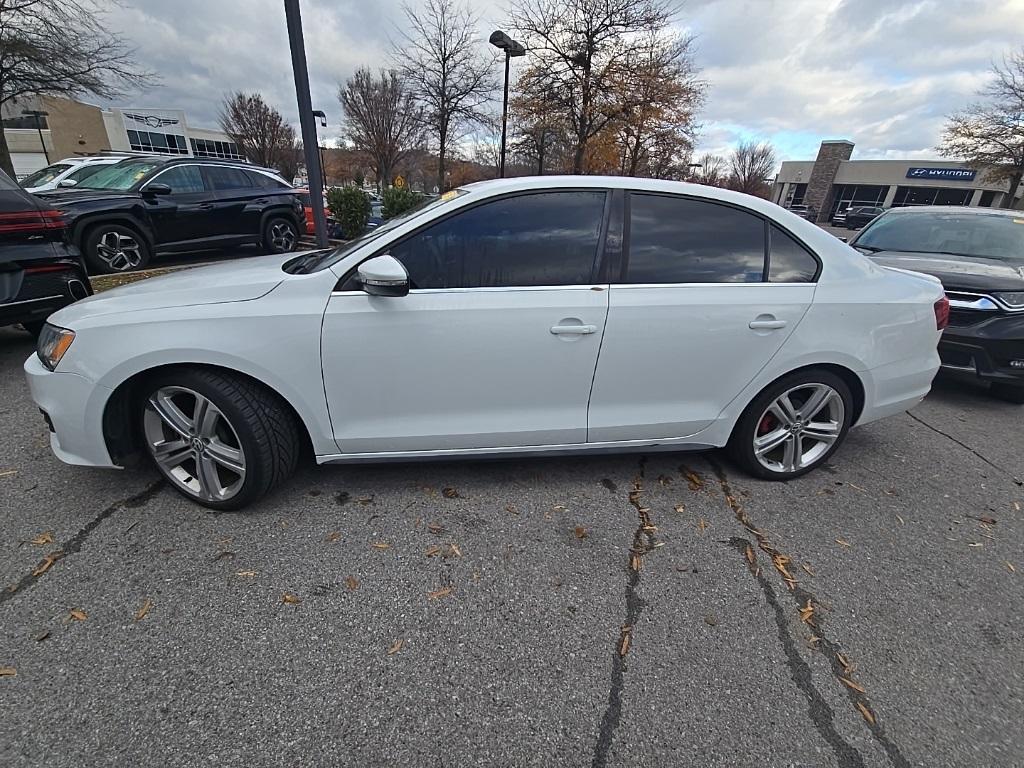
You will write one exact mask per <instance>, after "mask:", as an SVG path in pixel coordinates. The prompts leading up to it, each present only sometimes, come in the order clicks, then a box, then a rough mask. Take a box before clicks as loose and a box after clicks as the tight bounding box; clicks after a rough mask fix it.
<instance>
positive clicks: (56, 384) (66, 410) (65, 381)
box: [25, 354, 117, 467]
mask: <svg viewBox="0 0 1024 768" xmlns="http://www.w3.org/2000/svg"><path fill="white" fill-rule="evenodd" d="M25 376H26V378H27V379H28V388H29V392H30V393H31V395H32V399H33V400H34V401H35V403H36V405H38V406H39V409H40V410H41V411H42V412H43V414H44V416H43V418H44V420H45V421H46V423H47V425H48V426H49V428H50V448H51V449H52V450H53V452H54V454H56V456H57V458H58V459H60V460H61V461H63V462H64V463H65V464H78V465H81V466H87V467H116V466H117V465H116V464H114V462H113V461H111V459H110V452H109V451H108V450H107V444H106V440H104V437H103V408H104V406H105V404H106V402H107V400H108V399H109V398H110V395H111V394H112V393H111V390H109V389H107V388H106V387H101V386H98V385H96V384H94V383H93V382H91V381H89V379H87V378H85V377H84V376H80V375H79V374H77V373H67V372H62V371H60V370H59V366H58V370H57V371H50V370H48V369H47V368H46V366H44V365H43V364H42V363H41V362H40V360H39V358H38V357H37V356H36V355H35V354H32V356H31V357H29V358H28V360H26V361H25Z"/></svg>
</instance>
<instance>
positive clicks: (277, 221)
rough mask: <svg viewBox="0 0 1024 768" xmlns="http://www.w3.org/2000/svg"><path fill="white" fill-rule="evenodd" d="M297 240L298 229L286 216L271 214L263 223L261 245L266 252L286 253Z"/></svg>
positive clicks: (293, 246)
mask: <svg viewBox="0 0 1024 768" xmlns="http://www.w3.org/2000/svg"><path fill="white" fill-rule="evenodd" d="M298 242H299V230H298V228H297V227H296V226H295V222H294V221H292V220H291V219H289V218H288V217H286V216H271V217H269V218H268V219H267V223H266V224H264V225H263V247H264V248H265V249H266V250H267V252H268V253H288V252H289V251H293V250H295V246H296V244H297V243H298Z"/></svg>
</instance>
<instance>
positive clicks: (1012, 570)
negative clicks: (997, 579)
mask: <svg viewBox="0 0 1024 768" xmlns="http://www.w3.org/2000/svg"><path fill="white" fill-rule="evenodd" d="M1006 569H1007V570H1008V571H1009V572H1010V573H1016V572H1017V569H1016V568H1014V567H1013V563H1011V562H1010V561H1009V560H1007V561H1006Z"/></svg>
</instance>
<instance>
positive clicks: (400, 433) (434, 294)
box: [322, 190, 608, 454]
mask: <svg viewBox="0 0 1024 768" xmlns="http://www.w3.org/2000/svg"><path fill="white" fill-rule="evenodd" d="M605 198H606V193H605V192H604V191H601V190H596V191H595V190H583V191H557V192H554V191H553V192H543V193H533V194H523V195H517V196H512V197H504V198H500V199H495V200H492V201H487V202H484V203H481V204H478V205H476V206H474V207H471V208H468V209H460V210H459V211H456V212H455V213H453V214H451V215H449V216H448V217H446V218H444V219H442V220H439V221H437V222H434V223H432V224H428V225H426V226H425V227H424V228H422V229H420V230H419V231H417V232H415V233H413V234H412V235H410V236H408V237H406V238H404V239H403V240H401V241H400V242H397V243H393V244H391V245H390V246H388V247H386V248H385V249H384V250H385V251H386V252H388V253H390V255H392V256H394V257H395V258H397V259H398V260H399V261H401V262H402V264H403V265H405V267H406V269H407V270H408V272H409V276H410V281H411V290H410V292H409V295H408V296H404V297H398V298H390V297H389V298H385V297H374V296H369V295H367V294H366V293H364V292H363V291H361V290H359V287H358V283H357V281H355V280H352V279H350V280H348V282H347V283H345V284H343V285H341V286H340V287H341V289H342V290H340V291H337V292H335V293H334V294H333V295H332V296H331V299H330V301H329V303H328V306H327V312H326V315H325V317H324V325H323V337H322V355H323V374H324V384H325V387H326V391H327V398H328V404H329V407H330V413H331V423H332V425H333V428H334V433H335V439H336V440H337V442H338V446H339V448H340V449H341V451H342V452H343V453H349V454H352V453H377V452H405V451H432V450H452V449H473V448H501V447H514V446H539V445H555V444H579V443H585V442H586V439H587V438H586V429H587V402H588V399H589V397H590V387H591V384H592V382H593V377H594V369H595V366H596V365H597V357H598V350H599V348H600V344H601V336H602V333H603V332H604V326H605V318H606V315H607V311H608V290H607V286H602V285H596V284H594V283H593V282H592V280H593V275H594V274H596V273H595V269H596V266H597V259H598V256H599V251H600V243H601V240H602V237H603V233H602V227H603V221H604V219H605Z"/></svg>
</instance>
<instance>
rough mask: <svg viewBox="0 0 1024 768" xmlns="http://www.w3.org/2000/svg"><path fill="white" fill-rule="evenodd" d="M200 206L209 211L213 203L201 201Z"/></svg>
mask: <svg viewBox="0 0 1024 768" xmlns="http://www.w3.org/2000/svg"><path fill="white" fill-rule="evenodd" d="M199 207H200V208H201V209H202V210H204V211H209V210H210V209H211V208H213V203H200V204H199Z"/></svg>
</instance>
